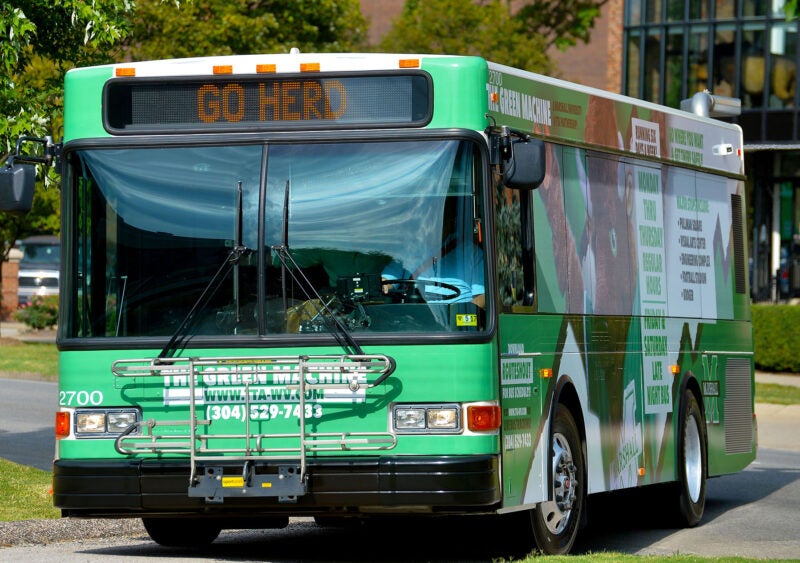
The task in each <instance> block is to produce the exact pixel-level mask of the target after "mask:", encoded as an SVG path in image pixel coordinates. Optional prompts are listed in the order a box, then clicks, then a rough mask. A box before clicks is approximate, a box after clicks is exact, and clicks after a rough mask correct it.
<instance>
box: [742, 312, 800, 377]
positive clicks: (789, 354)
mask: <svg viewBox="0 0 800 563" xmlns="http://www.w3.org/2000/svg"><path fill="white" fill-rule="evenodd" d="M752 314H753V339H754V341H755V365H756V368H758V369H763V370H766V371H779V372H781V371H786V372H794V373H798V372H800V355H798V353H797V351H798V350H800V331H798V327H800V306H797V305H782V304H781V305H753V306H752Z"/></svg>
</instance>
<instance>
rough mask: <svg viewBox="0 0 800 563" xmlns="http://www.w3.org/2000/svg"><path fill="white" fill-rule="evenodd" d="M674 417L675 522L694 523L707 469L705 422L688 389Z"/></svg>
mask: <svg viewBox="0 0 800 563" xmlns="http://www.w3.org/2000/svg"><path fill="white" fill-rule="evenodd" d="M679 416H680V418H679V419H678V444H677V446H678V456H677V461H678V466H677V468H678V483H677V487H678V508H677V511H676V515H675V516H676V523H677V524H678V525H679V526H682V527H689V528H691V527H693V526H696V525H697V524H698V523H699V522H700V520H701V519H702V518H703V511H704V510H705V506H706V476H707V474H708V470H707V467H706V463H707V459H708V457H707V450H708V442H707V438H706V426H705V419H704V417H703V412H702V411H701V410H700V406H699V405H698V404H697V399H696V398H695V396H694V393H692V392H691V391H688V390H687V391H684V394H683V400H682V401H681V407H680V414H679Z"/></svg>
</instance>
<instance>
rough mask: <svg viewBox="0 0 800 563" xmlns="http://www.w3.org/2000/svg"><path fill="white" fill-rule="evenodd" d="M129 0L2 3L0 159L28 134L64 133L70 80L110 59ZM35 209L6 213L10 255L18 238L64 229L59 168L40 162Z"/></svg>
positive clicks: (1, 222) (123, 29)
mask: <svg viewBox="0 0 800 563" xmlns="http://www.w3.org/2000/svg"><path fill="white" fill-rule="evenodd" d="M131 10H132V4H131V2H129V1H127V0H104V1H102V2H86V1H85V0H58V1H55V2H54V1H53V0H13V1H0V33H2V38H3V39H2V41H0V70H1V71H0V115H3V116H4V117H5V119H3V120H0V151H1V152H0V159H1V160H6V158H8V156H9V155H10V154H11V153H12V152H13V151H14V149H15V147H16V142H17V139H18V138H19V137H20V136H21V135H31V136H36V137H44V136H47V135H49V136H51V137H53V138H54V139H57V138H58V133H59V130H60V124H61V110H62V107H61V105H62V88H63V86H62V85H63V77H64V73H65V72H66V70H67V69H68V68H70V67H72V66H75V65H79V64H81V65H82V64H97V63H100V62H108V61H109V58H110V55H109V53H110V50H111V49H112V48H113V47H114V45H115V44H117V42H118V41H119V40H120V39H121V38H122V37H124V36H125V34H126V33H127V31H128V15H129V14H130V12H131ZM38 168H39V170H38V173H39V178H40V180H39V183H40V184H41V185H44V186H46V188H45V189H41V186H40V187H39V188H37V190H36V195H35V197H34V202H33V210H32V211H31V212H30V213H29V214H27V215H25V216H22V217H13V216H10V215H8V214H5V213H0V237H2V238H1V239H0V242H2V241H4V242H5V244H4V245H3V252H2V259H3V260H5V259H6V257H7V256H8V252H9V250H10V248H11V245H13V243H14V241H15V240H17V239H19V238H22V237H24V236H27V235H28V234H33V233H38V232H48V233H58V231H59V213H60V210H59V194H58V191H57V190H55V189H53V188H52V187H51V186H53V185H55V182H54V179H55V171H54V170H53V169H52V168H48V169H46V170H44V169H43V168H44V167H42V166H39V167H38Z"/></svg>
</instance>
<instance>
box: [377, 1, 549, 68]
mask: <svg viewBox="0 0 800 563" xmlns="http://www.w3.org/2000/svg"><path fill="white" fill-rule="evenodd" d="M380 47H381V49H383V50H385V51H396V52H419V53H440V54H460V55H479V56H482V57H485V58H487V59H491V60H493V61H496V62H499V63H503V64H507V65H509V66H515V67H518V68H524V69H527V70H531V71H536V72H542V73H546V72H549V71H552V70H553V63H552V62H550V60H549V59H548V57H547V55H546V53H545V51H546V43H545V40H544V37H542V36H540V35H536V34H530V33H528V32H527V31H526V30H525V29H524V28H523V26H522V25H521V24H520V22H519V21H518V20H517V19H515V18H514V17H512V15H511V13H510V11H509V9H508V7H507V5H506V3H505V2H503V1H502V0H477V1H475V0H407V1H406V3H405V6H404V7H403V11H402V13H401V14H400V16H399V17H398V19H397V20H395V22H394V25H393V26H392V29H391V30H390V31H389V33H387V34H386V36H385V37H384V38H383V40H382V41H381V44H380Z"/></svg>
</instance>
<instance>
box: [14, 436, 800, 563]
mask: <svg viewBox="0 0 800 563" xmlns="http://www.w3.org/2000/svg"><path fill="white" fill-rule="evenodd" d="M612 499H613V501H612ZM798 506H800V453H798V452H787V451H780V450H767V449H765V450H760V451H759V454H758V458H757V460H756V461H755V462H754V463H753V464H752V465H751V466H750V467H748V468H747V469H746V470H745V471H742V472H741V473H738V474H736V475H728V476H725V477H720V478H717V479H712V480H711V481H709V483H708V501H707V504H706V513H705V517H704V518H703V521H702V523H701V524H700V525H699V526H697V527H695V528H691V529H673V528H668V527H664V526H663V524H661V523H659V518H658V510H657V507H656V506H653V505H651V504H648V503H647V501H646V499H641V498H639V497H638V496H637V495H617V496H614V497H611V496H609V497H608V498H601V499H600V500H599V501H595V502H594V503H593V504H592V505H591V506H590V510H591V511H592V513H591V516H592V517H593V518H594V524H593V525H592V526H591V527H590V528H589V529H588V530H586V531H585V533H584V535H583V537H582V539H581V540H580V542H579V544H578V545H577V546H576V549H575V550H574V552H573V553H574V554H581V553H598V552H602V551H615V552H621V553H628V554H635V555H655V556H666V555H672V554H676V553H679V554H682V555H699V556H729V557H733V556H738V557H743V558H749V559H762V558H768V559H773V560H775V559H795V560H797V559H800V520H798V518H797V507H798ZM496 532H497V530H496V529H493V528H490V527H487V526H484V525H482V524H481V523H477V522H468V521H458V522H451V523H449V524H448V525H443V524H431V523H426V522H424V521H423V522H421V523H418V524H415V525H407V526H404V527H397V526H394V525H393V526H386V527H385V528H372V527H370V528H362V529H359V528H319V527H317V526H316V525H315V524H314V523H313V522H312V521H310V520H308V519H295V520H293V522H292V523H291V524H290V525H289V527H288V528H286V529H284V530H228V531H224V532H223V533H222V534H221V535H220V538H219V539H218V540H217V541H216V542H214V543H213V544H212V545H211V546H209V547H206V548H204V549H202V550H201V549H170V548H164V547H160V546H158V545H156V544H154V543H153V542H151V541H150V540H149V538H148V537H147V536H146V535H145V534H143V533H141V534H137V535H134V536H132V537H127V538H120V537H108V538H101V539H91V540H78V541H69V542H64V543H49V544H46V545H36V546H19V547H10V548H5V549H2V548H0V561H9V562H11V561H13V562H14V563H19V562H27V561H59V563H61V562H64V563H72V562H78V561H80V562H92V563H100V562H106V561H116V560H128V561H140V560H145V559H146V560H147V561H169V562H170V563H181V562H188V561H193V562H208V561H267V562H274V563H288V562H297V561H304V562H345V561H347V562H372V561H376V560H380V561H389V562H391V561H404V562H409V563H411V562H416V561H420V562H421V561H433V562H438V561H476V562H478V561H486V562H488V561H492V560H497V559H498V558H507V559H506V560H510V557H511V556H509V554H508V553H507V552H506V551H505V550H503V549H501V547H500V544H499V543H498V542H497V541H496V537H497V533H496Z"/></svg>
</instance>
